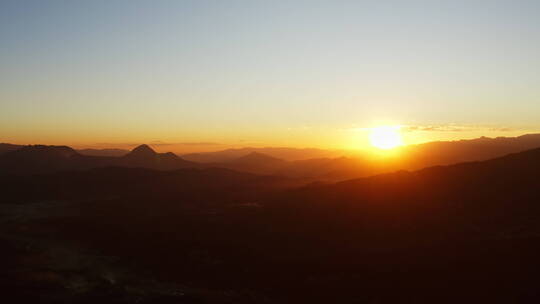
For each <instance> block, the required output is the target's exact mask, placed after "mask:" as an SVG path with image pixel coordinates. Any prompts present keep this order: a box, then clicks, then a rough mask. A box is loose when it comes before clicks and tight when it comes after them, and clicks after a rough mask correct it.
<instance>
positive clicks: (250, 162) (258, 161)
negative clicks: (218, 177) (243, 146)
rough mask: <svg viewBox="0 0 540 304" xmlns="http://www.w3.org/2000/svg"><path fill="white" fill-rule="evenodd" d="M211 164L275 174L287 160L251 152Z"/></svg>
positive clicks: (256, 172)
mask: <svg viewBox="0 0 540 304" xmlns="http://www.w3.org/2000/svg"><path fill="white" fill-rule="evenodd" d="M213 165H215V166H216V167H223V168H229V169H233V170H238V171H244V172H250V173H255V174H275V173H276V171H277V170H278V169H280V168H282V167H284V166H286V165H287V162H286V161H284V160H282V159H279V158H275V157H272V156H269V155H266V154H263V153H259V152H251V153H248V154H246V155H244V156H241V157H239V158H237V159H234V160H231V161H228V162H223V163H219V164H213Z"/></svg>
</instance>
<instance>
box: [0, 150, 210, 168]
mask: <svg viewBox="0 0 540 304" xmlns="http://www.w3.org/2000/svg"><path fill="white" fill-rule="evenodd" d="M110 166H119V167H141V168H150V169H157V170H176V169H180V168H197V167H201V165H200V164H197V163H193V162H189V161H186V160H183V159H181V158H180V157H178V156H176V155H175V154H174V153H156V152H155V151H154V150H152V149H151V148H150V147H149V146H147V145H141V146H138V147H136V148H135V149H133V150H132V151H131V152H130V153H128V154H126V155H124V156H121V157H106V156H88V155H82V154H80V153H78V152H77V151H75V150H74V149H72V148H70V147H67V146H44V145H36V146H24V147H22V148H20V149H18V150H14V151H11V152H7V153H5V154H3V155H0V174H43V173H52V172H58V171H66V170H87V169H92V168H101V167H110Z"/></svg>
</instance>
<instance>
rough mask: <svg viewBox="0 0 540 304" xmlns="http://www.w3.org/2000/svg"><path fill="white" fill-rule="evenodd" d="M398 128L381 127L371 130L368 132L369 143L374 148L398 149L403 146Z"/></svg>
mask: <svg viewBox="0 0 540 304" xmlns="http://www.w3.org/2000/svg"><path fill="white" fill-rule="evenodd" d="M399 129H400V126H381V127H375V128H371V129H370V131H369V142H370V143H371V145H372V146H373V147H375V148H379V149H383V150H388V149H392V148H396V147H399V146H401V145H402V144H403V140H402V138H401V133H400V130H399Z"/></svg>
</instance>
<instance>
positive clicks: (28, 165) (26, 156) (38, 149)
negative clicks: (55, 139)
mask: <svg viewBox="0 0 540 304" xmlns="http://www.w3.org/2000/svg"><path fill="white" fill-rule="evenodd" d="M76 156H79V154H78V153H77V152H76V151H75V150H73V149H72V148H70V147H67V146H44V145H35V146H24V147H22V148H20V149H17V150H14V151H11V152H7V153H5V154H3V155H1V156H0V171H1V172H4V173H32V174H34V173H47V172H54V171H59V170H69V169H71V168H72V167H73V162H72V160H73V158H74V157H76Z"/></svg>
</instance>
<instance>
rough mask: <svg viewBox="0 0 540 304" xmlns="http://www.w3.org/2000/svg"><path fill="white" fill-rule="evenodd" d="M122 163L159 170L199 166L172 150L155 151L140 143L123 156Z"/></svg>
mask: <svg viewBox="0 0 540 304" xmlns="http://www.w3.org/2000/svg"><path fill="white" fill-rule="evenodd" d="M122 164H123V165H125V166H129V167H142V168H152V169H159V170H175V169H180V168H199V167H201V165H199V164H197V163H194V162H190V161H187V160H184V159H182V158H180V157H178V156H177V155H176V154H174V153H172V152H168V153H157V152H156V151H154V150H153V149H152V148H150V147H149V146H148V145H140V146H138V147H136V148H134V149H133V150H132V151H131V152H129V153H128V154H126V155H125V156H123V157H122Z"/></svg>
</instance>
